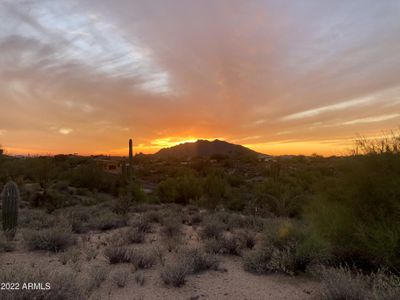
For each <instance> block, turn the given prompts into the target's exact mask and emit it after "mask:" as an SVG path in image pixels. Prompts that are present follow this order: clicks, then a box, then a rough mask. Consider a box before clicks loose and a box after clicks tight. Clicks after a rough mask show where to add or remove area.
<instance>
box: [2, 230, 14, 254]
mask: <svg viewBox="0 0 400 300" xmlns="http://www.w3.org/2000/svg"><path fill="white" fill-rule="evenodd" d="M14 249H15V245H14V244H13V243H12V242H11V241H8V240H7V238H6V237H5V236H4V235H3V234H0V253H1V252H11V251H13V250H14Z"/></svg>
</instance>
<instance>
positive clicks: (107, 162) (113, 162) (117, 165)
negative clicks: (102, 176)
mask: <svg viewBox="0 0 400 300" xmlns="http://www.w3.org/2000/svg"><path fill="white" fill-rule="evenodd" d="M95 162H96V163H97V165H98V166H100V167H101V169H102V170H103V171H104V172H107V173H112V174H122V171H123V167H124V166H125V165H126V162H125V161H124V160H122V159H116V158H110V159H105V158H104V159H99V158H98V159H95Z"/></svg>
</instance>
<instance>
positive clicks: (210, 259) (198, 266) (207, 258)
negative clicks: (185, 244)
mask: <svg viewBox="0 0 400 300" xmlns="http://www.w3.org/2000/svg"><path fill="white" fill-rule="evenodd" d="M179 257H181V259H182V260H183V261H184V262H185V263H186V265H187V266H188V273H190V274H197V273H200V272H203V271H206V270H210V269H212V270H216V269H217V268H218V260H217V258H216V257H215V255H210V254H207V253H205V252H203V251H202V250H201V249H198V248H194V249H185V250H182V251H181V252H180V253H179Z"/></svg>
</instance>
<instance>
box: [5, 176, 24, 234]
mask: <svg viewBox="0 0 400 300" xmlns="http://www.w3.org/2000/svg"><path fill="white" fill-rule="evenodd" d="M19 197H20V196H19V189H18V185H17V184H16V183H15V182H13V181H9V182H8V183H7V184H6V185H5V186H4V188H3V192H2V193H1V199H2V211H3V215H2V216H3V230H4V232H5V233H6V235H7V236H9V237H11V238H13V237H14V236H15V233H16V231H17V225H18V202H19Z"/></svg>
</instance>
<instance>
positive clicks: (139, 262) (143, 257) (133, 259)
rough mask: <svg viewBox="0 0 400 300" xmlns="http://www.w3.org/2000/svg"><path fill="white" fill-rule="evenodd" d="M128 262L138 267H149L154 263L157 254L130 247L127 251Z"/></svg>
mask: <svg viewBox="0 0 400 300" xmlns="http://www.w3.org/2000/svg"><path fill="white" fill-rule="evenodd" d="M128 256H129V262H130V263H132V264H133V266H134V267H135V268H136V269H137V270H138V269H149V268H151V267H152V266H154V265H155V263H156V260H157V256H156V253H155V252H154V251H148V250H145V249H131V250H130V251H129V253H128Z"/></svg>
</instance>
